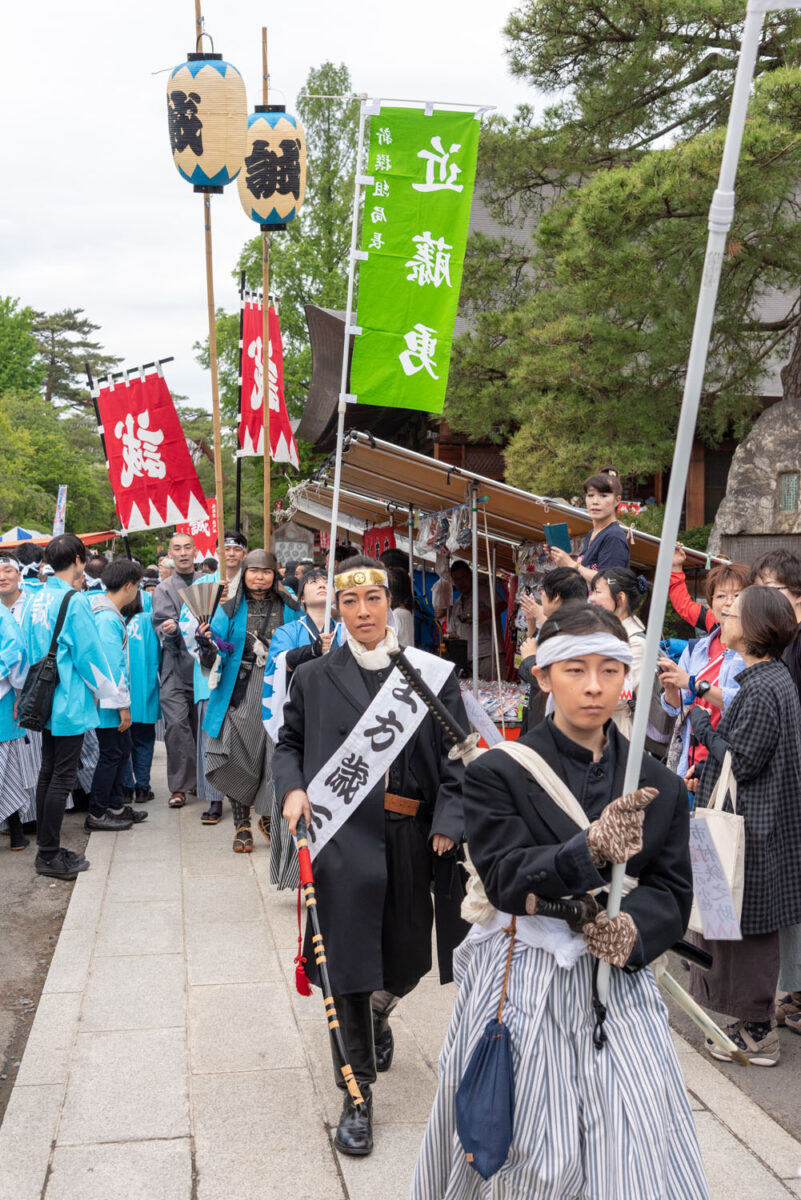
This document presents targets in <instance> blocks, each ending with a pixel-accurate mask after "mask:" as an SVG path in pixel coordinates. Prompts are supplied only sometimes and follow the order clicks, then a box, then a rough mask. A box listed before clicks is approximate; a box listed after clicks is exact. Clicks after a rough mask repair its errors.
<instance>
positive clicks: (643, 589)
mask: <svg viewBox="0 0 801 1200" xmlns="http://www.w3.org/2000/svg"><path fill="white" fill-rule="evenodd" d="M650 590H651V585H650V583H649V582H648V580H647V579H646V578H645V576H644V575H638V576H637V591H638V592H639V593H640V595H641V596H647V595H648V593H649V592H650Z"/></svg>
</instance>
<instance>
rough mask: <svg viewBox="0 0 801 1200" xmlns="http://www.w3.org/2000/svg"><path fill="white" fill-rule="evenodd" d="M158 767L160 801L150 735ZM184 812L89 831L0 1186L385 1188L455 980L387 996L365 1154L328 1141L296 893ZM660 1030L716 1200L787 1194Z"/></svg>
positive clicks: (25, 1196)
mask: <svg viewBox="0 0 801 1200" xmlns="http://www.w3.org/2000/svg"><path fill="white" fill-rule="evenodd" d="M155 767H156V771H155V783H156V785H157V786H156V790H157V793H160V794H161V795H164V794H165V789H164V788H163V787H161V788H159V787H158V784H159V783H163V777H164V762H163V747H162V746H159V747H158V748H157V760H156V764H155ZM201 808H202V805H201V804H200V802H199V801H196V802H194V803H192V804H190V805H187V806H186V807H185V808H183V809H182V810H180V811H172V812H171V811H170V810H169V809H168V808H167V807H166V804H165V803H164V802H163V801H156V802H153V803H151V804H150V805H149V806H148V811H149V820H147V821H146V822H144V823H143V824H142V825H140V826H139V827H138V828H135V829H132V830H130V831H128V832H126V833H122V834H117V835H109V834H98V833H95V834H93V835H92V837H91V839H90V841H89V846H88V850H87V854H88V857H89V859H90V861H91V864H92V866H91V870H89V871H87V872H85V873H84V874H83V875H80V876H79V877H78V880H77V882H76V884H75V887H74V891H73V894H72V899H71V901H70V905H69V909H68V911H67V915H66V918H65V921H64V926H63V929H62V932H61V936H60V938H59V942H58V945H57V948H56V952H55V955H54V957H53V961H52V964H51V967H50V971H49V974H48V978H47V982H46V984H45V988H44V992H43V994H42V997H41V1002H40V1004H39V1009H38V1012H37V1015H36V1019H35V1022H34V1025H33V1028H32V1031H31V1035H30V1038H29V1040H28V1045H27V1048H26V1051H25V1055H24V1057H23V1060H22V1065H21V1067H20V1070H19V1075H18V1078H17V1082H16V1085H15V1087H14V1091H13V1093H12V1096H11V1100H10V1103H9V1106H8V1109H7V1112H6V1116H5V1120H4V1122H3V1125H2V1128H0V1200H40V1198H44V1200H230V1198H232V1197H235V1198H236V1200H374V1198H376V1197H379V1196H380V1197H382V1200H404V1198H405V1197H406V1195H407V1192H408V1187H409V1181H410V1178H411V1173H412V1169H413V1166H414V1161H415V1158H416V1154H417V1149H418V1146H419V1144H420V1140H421V1137H422V1134H423V1130H424V1128H425V1122H426V1118H427V1116H428V1112H429V1109H430V1106H431V1102H432V1100H433V1097H434V1092H435V1088H436V1061H437V1055H438V1052H439V1048H440V1045H441V1043H442V1039H443V1035H444V1033H445V1029H446V1027H447V1023H448V1018H449V1015H450V1009H451V1006H452V1003H453V998H454V989H453V987H452V986H451V987H446V988H441V987H440V986H439V984H438V983H437V982H436V980H435V979H434V977H433V976H432V977H429V978H427V979H425V980H423V982H422V983H421V984H420V986H419V987H418V988H417V989H416V991H415V992H414V993H413V994H412V995H411V996H409V997H407V998H406V999H404V1000H403V1001H402V1003H401V1005H400V1007H399V1009H398V1012H397V1016H396V1017H395V1018H394V1019H393V1025H394V1029H395V1037H396V1045H397V1051H396V1057H395V1063H394V1064H393V1067H392V1070H391V1071H390V1072H389V1073H388V1074H387V1075H385V1076H382V1077H380V1079H379V1082H378V1084H377V1087H376V1090H375V1106H376V1129H375V1142H376V1146H375V1151H374V1153H373V1155H372V1156H371V1157H370V1158H367V1159H348V1158H343V1157H341V1156H339V1155H338V1154H337V1153H336V1152H335V1151H334V1149H333V1145H332V1129H333V1128H334V1127H335V1126H336V1120H337V1117H338V1113H339V1107H340V1105H339V1097H338V1093H337V1091H336V1089H335V1087H334V1084H333V1078H332V1068H331V1064H330V1058H329V1054H328V1047H327V1029H326V1025H325V1021H324V1018H323V1010H322V1003H321V999H320V995H319V993H316V994H315V995H314V996H313V997H309V998H302V997H300V996H298V995H297V994H296V993H295V988H294V967H293V963H292V959H293V956H294V954H295V948H296V940H297V900H296V896H295V895H293V894H289V893H287V892H282V893H277V892H275V891H274V890H273V889H272V888H271V887H270V884H269V882H268V878H267V857H268V855H267V848H266V845H265V843H264V842H263V840H258V841H257V843H256V851H255V852H254V854H253V855H251V856H243V855H234V854H233V853H232V851H231V838H232V826H231V823H230V819H227V820H226V821H224V822H222V823H221V824H220V825H218V826H216V827H204V826H202V825H201V824H200V812H201ZM256 838H257V839H260V834H258V833H256ZM42 886H50V885H49V883H48V882H46V881H44V880H43V881H42ZM676 1043H677V1048H678V1051H679V1056H680V1061H681V1064H682V1067H683V1070H684V1074H685V1079H686V1081H687V1086H688V1089H689V1091H690V1094H691V1099H692V1103H693V1107H694V1109H695V1110H696V1121H697V1124H698V1131H699V1134H700V1138H701V1145H702V1148H703V1151H704V1157H705V1161H706V1166H707V1171H708V1174H709V1179H710V1184H711V1188H712V1195H713V1197H715V1200H718V1198H719V1200H724V1198H725V1200H728V1198H729V1196H730V1195H734V1196H736V1197H737V1200H774V1198H775V1200H779V1198H782V1197H788V1196H801V1180H800V1179H799V1178H798V1175H797V1173H798V1169H799V1167H801V1145H799V1143H798V1142H796V1141H795V1140H794V1139H793V1138H792V1137H791V1136H790V1135H789V1134H787V1133H786V1132H785V1131H784V1130H783V1129H782V1128H781V1127H780V1126H779V1125H777V1124H776V1123H775V1122H774V1121H773V1120H771V1118H770V1117H768V1116H767V1115H766V1114H765V1113H764V1112H763V1111H762V1109H760V1108H759V1107H757V1105H755V1104H754V1103H753V1102H752V1101H751V1100H749V1099H748V1098H747V1097H746V1096H744V1095H743V1093H742V1092H741V1091H740V1090H739V1089H738V1088H737V1087H736V1086H735V1084H733V1083H732V1082H731V1081H730V1080H728V1079H727V1078H726V1077H725V1076H724V1075H722V1074H720V1072H718V1071H716V1070H715V1069H714V1068H713V1067H712V1066H711V1065H710V1063H708V1062H707V1061H706V1060H705V1059H704V1058H703V1057H702V1056H701V1055H699V1054H698V1053H697V1052H696V1051H695V1050H693V1049H692V1048H691V1047H690V1046H689V1045H688V1043H687V1042H685V1041H684V1040H683V1039H682V1038H680V1037H679V1036H678V1035H676ZM750 1069H752V1070H753V1069H754V1068H750ZM777 1069H778V1070H781V1069H782V1068H781V1066H780V1067H779V1068H777ZM787 1082H788V1086H790V1087H795V1088H797V1087H798V1082H797V1080H789V1079H788V1081H787ZM597 1200H603V1197H598V1198H597Z"/></svg>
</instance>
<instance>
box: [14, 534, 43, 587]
mask: <svg viewBox="0 0 801 1200" xmlns="http://www.w3.org/2000/svg"><path fill="white" fill-rule="evenodd" d="M15 554H16V556H17V561H18V562H19V563H20V564H21V565H22V586H23V588H24V589H25V591H26V592H33V593H35V592H38V591H39V590H40V589H41V588H42V587H43V586H44V584H43V583H42V581H41V580H40V578H39V568H40V567H41V565H42V562H43V561H44V551H43V550H42V547H41V546H34V545H33V544H32V543H31V542H23V544H22V545H21V546H17V548H16V550H15Z"/></svg>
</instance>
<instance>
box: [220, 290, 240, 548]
mask: <svg viewBox="0 0 801 1200" xmlns="http://www.w3.org/2000/svg"><path fill="white" fill-rule="evenodd" d="M244 339H245V272H244V271H240V272H239V393H238V396H237V403H236V417H237V421H236V448H237V455H236V512H235V516H234V525H235V526H236V532H237V533H240V532H241V529H242V455H241V454H240V453H239V451H241V449H242V442H241V439H240V436H239V427H240V425H241V423H242V352H243V350H244V344H245V341H244ZM219 528H220V524H219V521H218V522H217V531H218V537H219ZM224 536H225V531H223V540H224Z"/></svg>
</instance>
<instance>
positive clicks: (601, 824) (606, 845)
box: [587, 788, 659, 867]
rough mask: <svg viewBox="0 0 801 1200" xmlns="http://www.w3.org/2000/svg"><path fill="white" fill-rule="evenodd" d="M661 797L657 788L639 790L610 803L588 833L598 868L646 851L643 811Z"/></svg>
mask: <svg viewBox="0 0 801 1200" xmlns="http://www.w3.org/2000/svg"><path fill="white" fill-rule="evenodd" d="M658 795H659V792H658V791H657V790H656V788H639V789H638V790H637V791H636V792H630V793H629V795H628V796H618V798H617V800H612V801H610V803H609V804H607V806H606V808H605V809H604V811H603V812H602V813H601V815H600V817H599V818H598V820H597V821H593V822H592V824H591V825H590V827H589V828H588V830H587V845H588V846H589V848H590V857H591V858H592V861H593V862H594V863H595V866H596V867H603V866H606V864H607V863H623V862H627V861H628V860H629V859H630V858H633V857H634V855H635V854H639V852H640V851H641V850H642V823H643V821H644V819H645V813H644V812H643V809H645V808H647V807H648V805H649V804H650V803H651V801H652V800H653V799H655V798H656V797H657V796H658Z"/></svg>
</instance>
